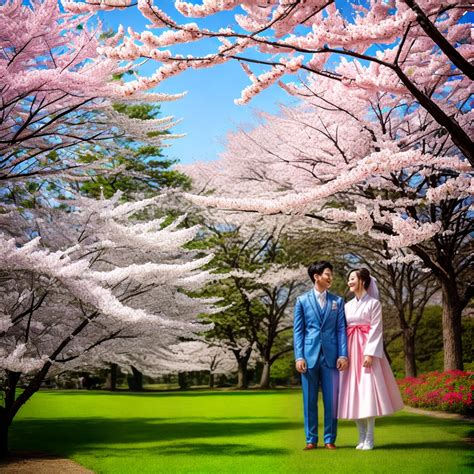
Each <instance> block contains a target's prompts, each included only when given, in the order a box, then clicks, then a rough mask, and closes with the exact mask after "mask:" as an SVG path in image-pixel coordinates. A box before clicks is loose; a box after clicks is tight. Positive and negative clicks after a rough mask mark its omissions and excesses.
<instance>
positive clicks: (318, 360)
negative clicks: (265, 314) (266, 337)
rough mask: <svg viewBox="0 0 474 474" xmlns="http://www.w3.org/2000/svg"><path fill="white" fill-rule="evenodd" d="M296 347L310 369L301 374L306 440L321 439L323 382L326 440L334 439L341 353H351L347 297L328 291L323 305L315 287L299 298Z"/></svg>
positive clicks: (310, 441)
mask: <svg viewBox="0 0 474 474" xmlns="http://www.w3.org/2000/svg"><path fill="white" fill-rule="evenodd" d="M293 336H294V349H295V358H296V359H305V361H306V365H307V371H306V373H304V374H302V375H301V384H302V387H303V402H304V422H305V431H306V442H307V443H317V441H318V392H319V385H320V384H321V389H322V393H323V403H324V443H334V442H335V440H336V434H337V398H338V392H339V372H338V370H337V368H336V363H337V359H338V358H339V357H347V336H346V319H345V316H344V301H343V299H342V298H341V297H339V296H336V295H333V294H332V293H329V292H326V304H325V306H324V308H321V307H320V305H319V301H317V299H316V295H315V292H314V289H311V290H310V291H308V292H307V293H305V294H303V295H301V296H300V297H299V298H297V300H296V305H295V317H294V333H293Z"/></svg>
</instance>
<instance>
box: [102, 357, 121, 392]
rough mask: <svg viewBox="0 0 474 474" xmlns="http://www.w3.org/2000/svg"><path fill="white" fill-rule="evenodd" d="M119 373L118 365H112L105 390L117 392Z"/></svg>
mask: <svg viewBox="0 0 474 474" xmlns="http://www.w3.org/2000/svg"><path fill="white" fill-rule="evenodd" d="M117 373H118V366H117V364H110V372H109V373H108V375H107V381H106V382H105V388H106V389H107V390H111V391H114V390H117Z"/></svg>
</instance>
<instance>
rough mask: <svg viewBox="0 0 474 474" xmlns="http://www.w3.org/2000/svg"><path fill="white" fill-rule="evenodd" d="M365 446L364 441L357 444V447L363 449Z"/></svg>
mask: <svg viewBox="0 0 474 474" xmlns="http://www.w3.org/2000/svg"><path fill="white" fill-rule="evenodd" d="M363 447H364V442H362V443H359V444H358V445H357V446H356V449H362V448H363Z"/></svg>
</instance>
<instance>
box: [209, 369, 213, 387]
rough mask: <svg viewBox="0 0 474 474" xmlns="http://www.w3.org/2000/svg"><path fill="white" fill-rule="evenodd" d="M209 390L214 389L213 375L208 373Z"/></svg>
mask: <svg viewBox="0 0 474 474" xmlns="http://www.w3.org/2000/svg"><path fill="white" fill-rule="evenodd" d="M209 388H214V374H213V373H212V372H209Z"/></svg>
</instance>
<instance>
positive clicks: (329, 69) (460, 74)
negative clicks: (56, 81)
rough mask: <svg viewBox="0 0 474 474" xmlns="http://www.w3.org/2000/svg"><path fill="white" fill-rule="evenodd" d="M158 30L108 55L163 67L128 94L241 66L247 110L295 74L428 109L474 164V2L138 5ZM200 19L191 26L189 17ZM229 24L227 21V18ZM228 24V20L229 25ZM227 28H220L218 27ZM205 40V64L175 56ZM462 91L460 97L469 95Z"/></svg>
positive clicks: (128, 39)
mask: <svg viewBox="0 0 474 474" xmlns="http://www.w3.org/2000/svg"><path fill="white" fill-rule="evenodd" d="M63 5H64V6H65V8H66V9H67V10H69V11H71V12H75V13H83V12H96V11H99V10H110V9H113V8H127V7H132V6H134V5H135V4H132V2H131V0H121V1H119V2H115V1H107V0H104V1H100V2H92V1H86V2H83V1H75V0H63ZM136 5H137V7H138V9H139V10H140V12H141V13H142V14H143V16H144V17H145V18H146V19H147V20H148V21H149V22H150V24H149V25H148V28H149V30H158V33H157V34H154V33H153V32H152V31H149V30H147V31H144V32H137V31H134V29H133V28H129V29H128V35H127V36H125V37H124V38H123V40H122V41H121V42H119V43H118V44H116V45H110V46H106V47H105V48H104V49H103V51H104V53H105V54H106V55H107V56H108V57H109V58H112V59H121V60H127V61H134V60H137V59H140V58H147V59H152V60H154V61H156V62H157V63H158V64H159V67H158V69H157V70H156V72H154V73H153V74H152V75H150V76H149V77H140V78H137V79H136V80H134V81H129V82H128V83H127V84H125V85H124V86H123V87H124V89H125V90H127V91H128V92H130V93H132V92H133V91H135V90H143V89H144V88H152V87H155V86H157V85H158V84H160V83H162V82H163V81H164V80H166V79H167V78H169V77H171V76H175V75H177V74H180V73H181V72H183V71H185V70H187V69H189V68H197V69H199V68H209V67H212V66H215V65H218V64H223V63H226V62H229V61H238V62H239V63H240V64H241V65H242V67H243V70H244V72H245V73H246V74H247V75H248V77H249V79H250V85H249V86H248V87H246V88H245V89H244V90H243V91H242V95H241V98H240V99H238V100H237V103H246V102H248V101H249V100H250V99H251V98H252V97H254V96H255V95H256V94H258V93H260V92H261V91H262V90H264V89H265V88H267V87H269V86H271V85H272V84H275V83H277V82H278V81H279V80H281V79H282V78H283V77H284V76H285V75H287V74H295V73H298V72H301V73H306V72H310V73H313V74H315V75H317V76H318V77H319V78H329V79H330V80H331V81H332V82H333V83H340V84H344V85H345V86H346V87H347V88H348V89H352V90H353V91H357V92H359V93H361V94H364V93H367V94H369V95H371V94H373V93H374V92H375V91H377V92H381V93H386V94H388V95H390V96H391V97H392V100H393V101H394V102H396V103H397V104H398V105H400V106H409V107H411V108H413V109H422V110H423V112H422V113H424V114H428V115H429V116H430V118H431V119H432V120H433V121H434V122H435V123H436V125H437V127H438V129H440V130H442V131H443V132H444V133H447V134H448V135H449V136H450V138H451V140H452V142H453V143H454V144H455V145H456V147H457V148H458V149H459V150H460V151H461V153H462V154H463V155H464V156H465V158H467V160H469V162H470V163H471V165H474V155H473V151H472V150H473V149H474V147H473V143H472V140H471V138H470V133H469V128H468V127H469V114H468V115H467V116H466V107H468V103H469V102H466V101H465V100H464V98H463V97H462V95H464V94H463V92H464V91H465V90H466V89H468V88H469V87H470V84H471V81H472V79H473V78H474V67H473V66H472V64H471V60H472V54H473V53H472V52H473V49H472V47H471V46H470V40H471V38H470V25H469V24H468V23H466V22H463V17H464V15H465V14H466V13H467V11H468V8H469V6H468V4H467V3H463V2H452V1H449V0H448V1H446V0H444V1H443V0H440V1H431V0H419V1H415V0H384V1H379V0H369V1H367V2H364V3H363V4H361V3H360V2H358V1H350V0H348V1H347V2H343V3H340V4H339V3H336V2H334V1H333V0H305V1H302V0H294V1H284V2H283V1H281V0H268V1H265V2H262V1H260V0H255V1H254V0H248V1H245V2H235V1H226V2H222V1H218V0H203V1H202V3H194V2H186V1H182V0H176V1H175V2H174V7H175V10H173V11H170V10H172V8H169V9H168V10H167V11H164V9H163V8H161V7H160V6H158V5H156V4H155V2H153V1H152V0H139V1H138V2H137V4H136ZM233 10H235V16H234V19H235V24H233V25H232V24H231V25H229V24H228V15H227V16H226V17H225V20H222V23H221V24H222V28H216V29H214V30H211V29H209V28H208V27H207V26H204V23H205V19H206V17H209V16H214V15H217V18H219V15H218V14H219V13H222V12H226V11H233ZM183 16H184V17H190V18H196V19H197V20H196V21H195V22H192V23H186V22H185V21H186V20H184V21H180V20H181V18H182V17H183ZM222 18H224V17H223V16H222ZM224 21H225V22H226V23H225V24H224ZM216 23H217V24H219V20H216ZM193 42H194V43H196V42H199V43H200V44H201V45H202V48H203V51H204V52H203V54H202V55H201V56H192V55H189V54H188V55H183V54H178V53H175V52H174V51H173V46H174V45H180V44H183V43H193ZM460 92H461V96H460Z"/></svg>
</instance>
